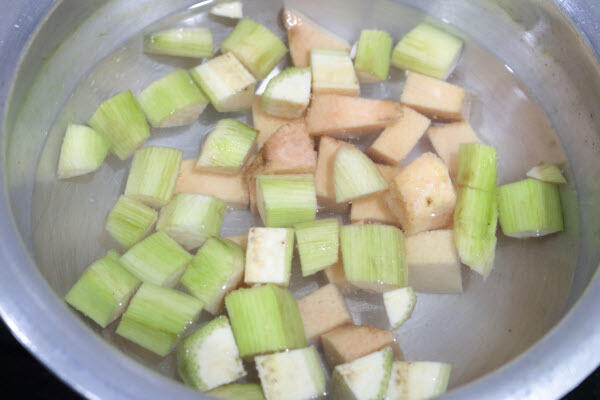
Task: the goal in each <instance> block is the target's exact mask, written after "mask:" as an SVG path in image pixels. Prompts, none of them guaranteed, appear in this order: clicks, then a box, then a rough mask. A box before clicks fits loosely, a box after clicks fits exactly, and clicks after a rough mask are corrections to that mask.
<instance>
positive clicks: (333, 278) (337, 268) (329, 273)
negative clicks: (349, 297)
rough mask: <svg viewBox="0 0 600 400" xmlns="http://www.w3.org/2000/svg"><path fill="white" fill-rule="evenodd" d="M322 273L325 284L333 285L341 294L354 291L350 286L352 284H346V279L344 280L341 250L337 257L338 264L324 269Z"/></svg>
mask: <svg viewBox="0 0 600 400" xmlns="http://www.w3.org/2000/svg"><path fill="white" fill-rule="evenodd" d="M323 272H324V273H325V278H326V279H327V282H329V283H333V284H334V285H335V286H336V287H337V288H338V289H339V290H340V291H342V292H343V293H345V292H349V291H350V290H353V289H354V286H352V284H351V283H350V282H348V279H346V273H345V272H344V259H343V257H342V252H341V250H340V254H339V256H338V262H336V263H335V264H333V265H332V266H330V267H327V268H325V269H324V270H323Z"/></svg>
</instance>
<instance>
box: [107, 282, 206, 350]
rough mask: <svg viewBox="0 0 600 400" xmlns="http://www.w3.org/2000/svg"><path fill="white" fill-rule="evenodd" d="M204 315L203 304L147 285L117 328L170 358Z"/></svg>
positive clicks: (127, 336) (146, 346)
mask: <svg viewBox="0 0 600 400" xmlns="http://www.w3.org/2000/svg"><path fill="white" fill-rule="evenodd" d="M200 311H202V302H200V300H197V299H195V298H194V297H192V296H188V295H187V294H184V293H181V292H178V291H177V290H173V289H167V288H162V287H159V286H155V285H152V284H150V283H144V284H143V285H142V286H141V287H140V289H139V290H138V291H137V293H136V294H135V296H133V299H131V303H130V304H129V307H128V308H127V311H125V314H124V315H123V318H121V322H120V323H119V326H118V327H117V335H120V336H122V337H124V338H126V339H129V340H131V341H132V342H134V343H136V344H138V345H140V346H142V347H144V348H146V349H148V350H150V351H152V352H154V353H156V354H158V355H159V356H166V355H167V354H169V353H170V352H171V350H172V349H173V346H175V343H176V342H177V340H178V339H179V337H180V336H181V335H182V334H183V333H184V331H185V329H186V328H187V327H188V326H190V325H191V324H192V323H194V322H195V321H196V320H197V319H198V316H199V315H200Z"/></svg>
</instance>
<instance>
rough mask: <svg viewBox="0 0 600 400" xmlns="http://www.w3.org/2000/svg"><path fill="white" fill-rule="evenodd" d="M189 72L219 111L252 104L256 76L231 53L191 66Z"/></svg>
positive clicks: (238, 109) (245, 108) (236, 108)
mask: <svg viewBox="0 0 600 400" xmlns="http://www.w3.org/2000/svg"><path fill="white" fill-rule="evenodd" d="M190 75H191V76H192V78H194V81H196V83H197V84H198V86H200V88H201V89H202V90H203V91H204V93H206V95H207V96H208V98H209V99H210V102H211V103H212V105H213V107H215V109H216V110H217V111H219V112H232V111H242V110H248V109H249V108H250V107H252V99H253V98H254V87H255V86H256V79H254V77H253V76H252V74H251V73H250V72H248V70H247V69H246V68H245V67H244V66H243V65H242V63H241V62H240V61H239V60H238V59H237V58H236V57H235V56H234V55H233V54H232V53H225V54H223V55H220V56H217V57H215V58H213V59H211V60H208V61H206V62H204V63H202V64H200V65H198V66H197V67H195V68H193V69H191V70H190Z"/></svg>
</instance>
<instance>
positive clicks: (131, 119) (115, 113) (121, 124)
mask: <svg viewBox="0 0 600 400" xmlns="http://www.w3.org/2000/svg"><path fill="white" fill-rule="evenodd" d="M88 124H89V125H90V126H91V127H92V128H93V129H94V130H95V131H96V132H98V133H100V134H102V135H104V137H105V138H106V139H108V141H109V142H110V145H111V151H112V152H113V153H115V154H116V155H117V157H119V158H120V159H121V160H125V159H127V158H129V157H131V155H132V154H133V153H134V152H135V151H136V150H137V149H138V148H139V147H140V146H141V145H142V144H144V142H145V141H146V139H148V137H149V136H150V129H149V128H148V124H147V123H146V117H145V116H144V112H143V111H142V109H141V108H140V105H139V104H138V102H137V100H136V99H135V97H133V93H131V90H127V91H125V92H123V93H120V94H118V95H116V96H114V97H112V98H110V99H108V100H106V101H105V102H104V103H102V104H100V106H99V107H98V109H97V110H96V112H95V113H94V115H92V118H90V120H89V122H88Z"/></svg>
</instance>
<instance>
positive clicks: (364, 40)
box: [354, 29, 392, 82]
mask: <svg viewBox="0 0 600 400" xmlns="http://www.w3.org/2000/svg"><path fill="white" fill-rule="evenodd" d="M391 51H392V38H391V36H390V35H389V34H388V33H387V32H385V31H379V30H374V29H363V30H362V31H361V32H360V38H359V40H358V46H357V50H356V58H355V60H354V69H355V70H356V75H357V76H358V79H359V80H360V81H361V82H381V81H385V80H386V79H387V78H388V71H389V69H390V57H391V54H390V53H391Z"/></svg>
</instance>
